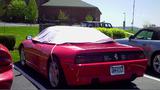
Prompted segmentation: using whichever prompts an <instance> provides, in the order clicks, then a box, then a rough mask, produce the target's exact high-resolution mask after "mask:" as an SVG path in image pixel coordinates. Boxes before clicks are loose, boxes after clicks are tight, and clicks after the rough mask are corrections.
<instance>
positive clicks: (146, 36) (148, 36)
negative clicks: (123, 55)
mask: <svg viewBox="0 0 160 90" xmlns="http://www.w3.org/2000/svg"><path fill="white" fill-rule="evenodd" d="M152 36H153V31H147V30H146V31H141V32H140V33H139V34H137V35H136V37H135V39H141V40H152Z"/></svg>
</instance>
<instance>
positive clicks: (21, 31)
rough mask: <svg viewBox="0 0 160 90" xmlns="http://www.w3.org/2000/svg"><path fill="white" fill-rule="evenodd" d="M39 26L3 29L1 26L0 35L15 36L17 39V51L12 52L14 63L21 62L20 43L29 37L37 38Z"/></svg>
mask: <svg viewBox="0 0 160 90" xmlns="http://www.w3.org/2000/svg"><path fill="white" fill-rule="evenodd" d="M38 30H39V27H38V26H12V27H10V26H9V27H7V26H6V27H2V26H0V34H4V35H14V36H15V37H16V45H15V48H16V49H15V50H14V51H10V52H11V54H12V57H13V60H14V62H17V61H19V60H20V59H19V53H18V50H17V48H18V46H19V45H20V43H21V42H22V41H23V40H25V38H26V36H27V35H32V36H35V35H37V34H38Z"/></svg>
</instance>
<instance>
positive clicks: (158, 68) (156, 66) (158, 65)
mask: <svg viewBox="0 0 160 90" xmlns="http://www.w3.org/2000/svg"><path fill="white" fill-rule="evenodd" d="M151 68H152V69H153V70H154V72H155V73H157V74H160V53H158V54H156V55H154V57H153V58H152V62H151Z"/></svg>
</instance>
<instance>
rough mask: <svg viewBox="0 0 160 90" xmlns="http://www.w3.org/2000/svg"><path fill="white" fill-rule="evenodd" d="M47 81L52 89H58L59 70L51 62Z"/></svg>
mask: <svg viewBox="0 0 160 90" xmlns="http://www.w3.org/2000/svg"><path fill="white" fill-rule="evenodd" d="M49 81H50V84H51V86H52V87H58V84H59V69H58V65H57V63H56V62H55V61H51V63H50V65H49Z"/></svg>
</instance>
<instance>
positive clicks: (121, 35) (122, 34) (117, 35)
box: [111, 28, 126, 39]
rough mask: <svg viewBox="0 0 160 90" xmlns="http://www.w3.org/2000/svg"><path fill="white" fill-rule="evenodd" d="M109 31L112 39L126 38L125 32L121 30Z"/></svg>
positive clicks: (113, 29)
mask: <svg viewBox="0 0 160 90" xmlns="http://www.w3.org/2000/svg"><path fill="white" fill-rule="evenodd" d="M111 30H112V33H113V38H114V39H117V38H125V37H126V34H125V31H124V30H122V29H118V28H112V29H111Z"/></svg>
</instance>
